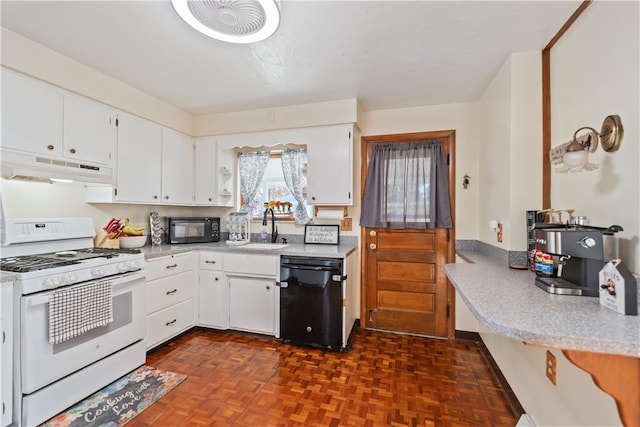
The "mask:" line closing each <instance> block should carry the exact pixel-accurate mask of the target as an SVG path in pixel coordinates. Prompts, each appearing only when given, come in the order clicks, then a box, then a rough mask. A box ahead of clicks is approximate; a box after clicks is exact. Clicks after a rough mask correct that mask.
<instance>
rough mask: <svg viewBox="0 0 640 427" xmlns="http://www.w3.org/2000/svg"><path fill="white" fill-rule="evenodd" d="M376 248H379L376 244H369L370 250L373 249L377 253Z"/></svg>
mask: <svg viewBox="0 0 640 427" xmlns="http://www.w3.org/2000/svg"><path fill="white" fill-rule="evenodd" d="M376 248H377V246H376V244H375V243H370V244H369V249H371V250H372V251H375V250H376Z"/></svg>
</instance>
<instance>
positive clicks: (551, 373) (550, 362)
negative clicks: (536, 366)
mask: <svg viewBox="0 0 640 427" xmlns="http://www.w3.org/2000/svg"><path fill="white" fill-rule="evenodd" d="M546 374H547V378H549V381H551V382H552V383H553V385H556V357H555V356H554V355H553V353H551V352H550V351H549V350H547V369H546Z"/></svg>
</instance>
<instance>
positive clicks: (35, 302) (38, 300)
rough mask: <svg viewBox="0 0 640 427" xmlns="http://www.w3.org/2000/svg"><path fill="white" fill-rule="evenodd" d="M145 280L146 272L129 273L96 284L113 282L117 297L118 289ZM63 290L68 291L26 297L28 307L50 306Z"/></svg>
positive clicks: (55, 290) (52, 291)
mask: <svg viewBox="0 0 640 427" xmlns="http://www.w3.org/2000/svg"><path fill="white" fill-rule="evenodd" d="M143 279H144V272H140V271H136V272H133V273H129V274H126V275H123V276H118V277H115V278H112V279H111V280H109V279H108V278H106V279H99V280H95V281H94V282H100V281H111V282H112V284H111V285H112V289H113V295H114V296H115V295H117V294H118V292H117V291H118V288H119V287H120V286H123V285H128V284H130V283H133V282H135V281H136V280H143ZM89 283H91V282H85V283H81V284H78V285H73V286H71V287H70V288H74V287H79V286H86V285H87V284H89ZM62 289H67V288H66V287H64V288H58V289H52V290H50V291H47V292H44V293H42V294H39V295H25V297H26V300H27V307H37V306H39V305H42V304H48V303H49V297H50V296H51V295H52V294H53V293H54V292H57V291H60V290H62Z"/></svg>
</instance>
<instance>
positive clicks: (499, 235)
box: [496, 224, 502, 242]
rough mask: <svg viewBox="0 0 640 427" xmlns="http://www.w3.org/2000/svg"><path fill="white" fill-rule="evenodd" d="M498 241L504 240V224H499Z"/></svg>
mask: <svg viewBox="0 0 640 427" xmlns="http://www.w3.org/2000/svg"><path fill="white" fill-rule="evenodd" d="M496 238H497V239H498V242H502V224H498V234H497V235H496Z"/></svg>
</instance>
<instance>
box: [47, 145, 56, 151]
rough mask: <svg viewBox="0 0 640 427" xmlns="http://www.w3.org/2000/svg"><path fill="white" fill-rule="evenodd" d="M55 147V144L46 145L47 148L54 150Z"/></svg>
mask: <svg viewBox="0 0 640 427" xmlns="http://www.w3.org/2000/svg"><path fill="white" fill-rule="evenodd" d="M55 148H56V147H55V145H51V144H49V145H47V150H54V149H55Z"/></svg>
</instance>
